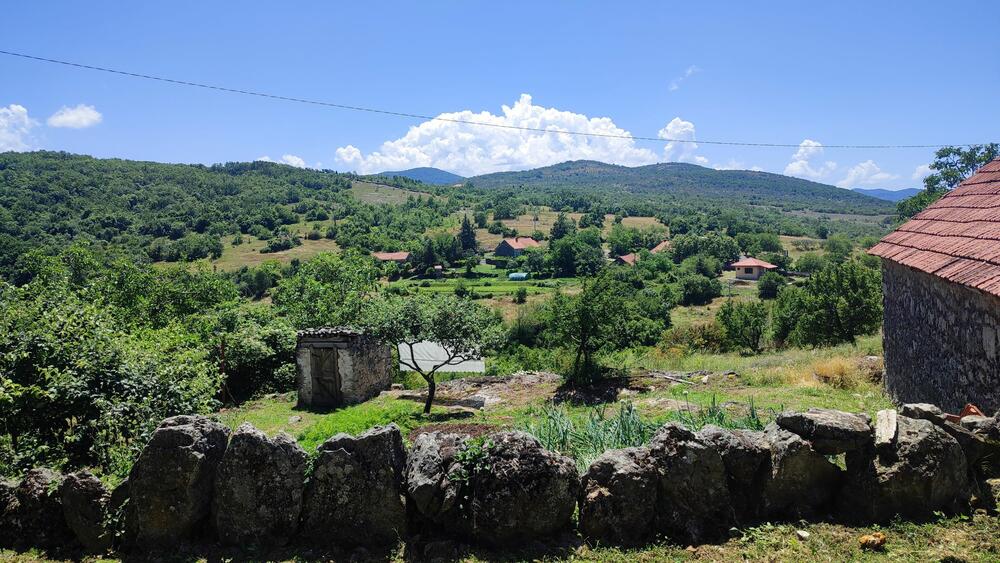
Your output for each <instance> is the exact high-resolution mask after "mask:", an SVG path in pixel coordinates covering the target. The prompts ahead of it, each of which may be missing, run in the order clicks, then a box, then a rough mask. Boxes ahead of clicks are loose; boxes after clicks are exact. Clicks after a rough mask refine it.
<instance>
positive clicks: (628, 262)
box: [615, 252, 638, 266]
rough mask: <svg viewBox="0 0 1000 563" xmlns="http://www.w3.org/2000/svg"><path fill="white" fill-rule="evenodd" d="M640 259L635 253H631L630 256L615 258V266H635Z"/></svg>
mask: <svg viewBox="0 0 1000 563" xmlns="http://www.w3.org/2000/svg"><path fill="white" fill-rule="evenodd" d="M637 258H638V257H637V256H636V255H635V253H634V252H629V253H628V254H625V255H622V256H615V264H619V265H622V266H635V261H636V259H637Z"/></svg>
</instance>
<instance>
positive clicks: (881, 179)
mask: <svg viewBox="0 0 1000 563" xmlns="http://www.w3.org/2000/svg"><path fill="white" fill-rule="evenodd" d="M896 178H899V176H898V175H897V174H890V173H888V172H885V171H883V170H882V169H881V168H879V167H878V165H877V164H875V161H874V160H866V161H864V162H861V163H859V164H858V165H857V166H854V167H853V168H851V169H850V170H848V171H847V176H845V177H844V179H843V180H841V181H839V182H837V186H838V187H841V188H853V187H856V186H878V185H880V184H884V183H885V182H888V181H890V180H895V179H896Z"/></svg>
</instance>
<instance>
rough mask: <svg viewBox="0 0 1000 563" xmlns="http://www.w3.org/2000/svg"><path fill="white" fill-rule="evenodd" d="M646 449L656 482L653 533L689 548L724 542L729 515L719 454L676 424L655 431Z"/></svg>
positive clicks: (729, 525) (731, 522)
mask: <svg viewBox="0 0 1000 563" xmlns="http://www.w3.org/2000/svg"><path fill="white" fill-rule="evenodd" d="M649 451H650V456H651V458H652V460H653V463H654V466H655V468H656V475H657V481H658V484H657V490H656V520H655V524H654V525H655V527H656V530H657V532H659V533H661V534H664V535H665V536H667V537H669V538H671V539H673V540H675V541H679V542H683V543H694V544H697V543H703V542H706V541H715V540H719V539H722V538H724V537H725V535H726V534H727V533H728V531H729V529H730V528H732V527H733V525H734V524H735V515H734V512H733V505H732V501H731V500H730V497H729V486H728V484H727V481H726V466H725V464H724V463H723V461H722V456H721V455H719V452H718V451H717V450H716V449H715V448H714V447H713V446H712V445H710V444H708V443H705V442H703V441H701V440H699V439H698V437H697V436H695V434H694V433H692V432H691V431H690V430H688V429H686V428H684V427H683V426H680V425H679V424H676V423H671V424H667V425H665V426H663V427H662V428H660V430H658V431H657V433H656V434H655V435H654V436H653V438H652V439H651V440H650V442H649Z"/></svg>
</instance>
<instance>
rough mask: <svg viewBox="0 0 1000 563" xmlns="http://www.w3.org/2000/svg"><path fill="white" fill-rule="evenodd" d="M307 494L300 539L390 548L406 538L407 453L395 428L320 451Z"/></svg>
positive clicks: (334, 441) (342, 438)
mask: <svg viewBox="0 0 1000 563" xmlns="http://www.w3.org/2000/svg"><path fill="white" fill-rule="evenodd" d="M318 451H319V455H318V457H317V458H316V460H315V463H314V468H313V474H312V479H311V480H310V481H309V485H308V486H307V487H306V490H305V499H304V504H303V509H302V526H301V529H300V537H301V538H302V539H303V541H305V542H308V543H312V544H318V545H326V546H358V545H363V546H389V545H395V543H396V542H398V541H399V540H400V539H401V537H402V536H403V535H405V533H406V504H405V500H404V485H403V483H404V481H403V471H404V468H405V466H406V450H405V449H404V447H403V437H402V434H401V433H400V431H399V428H398V427H397V426H396V425H395V424H390V425H388V426H382V427H376V428H372V429H371V430H368V431H367V432H364V433H363V434H361V435H360V436H358V437H357V438H355V437H353V436H350V435H348V434H338V435H336V436H334V437H332V438H330V439H329V440H327V441H326V442H324V443H323V444H321V445H320V446H319V448H318Z"/></svg>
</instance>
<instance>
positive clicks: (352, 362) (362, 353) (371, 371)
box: [338, 335, 393, 403]
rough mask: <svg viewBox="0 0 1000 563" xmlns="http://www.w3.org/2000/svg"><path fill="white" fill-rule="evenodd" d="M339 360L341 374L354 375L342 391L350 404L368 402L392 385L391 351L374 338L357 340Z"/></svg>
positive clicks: (348, 379) (359, 337) (345, 383)
mask: <svg viewBox="0 0 1000 563" xmlns="http://www.w3.org/2000/svg"><path fill="white" fill-rule="evenodd" d="M338 360H339V362H340V370H341V371H340V372H341V373H350V374H353V375H352V377H350V378H344V381H343V385H342V387H341V390H342V391H343V393H344V401H345V402H347V403H360V402H362V401H367V400H368V399H371V398H372V397H374V396H376V395H378V394H379V393H380V392H382V391H384V390H386V389H388V388H389V385H391V384H392V372H393V369H392V368H393V366H392V348H390V347H389V346H388V345H386V344H384V343H382V342H379V341H377V340H375V339H374V338H370V337H368V336H364V335H362V336H358V337H357V340H356V341H355V342H354V343H353V345H352V347H351V349H350V353H349V354H344V355H342V356H341V357H340V358H339V359H338Z"/></svg>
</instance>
